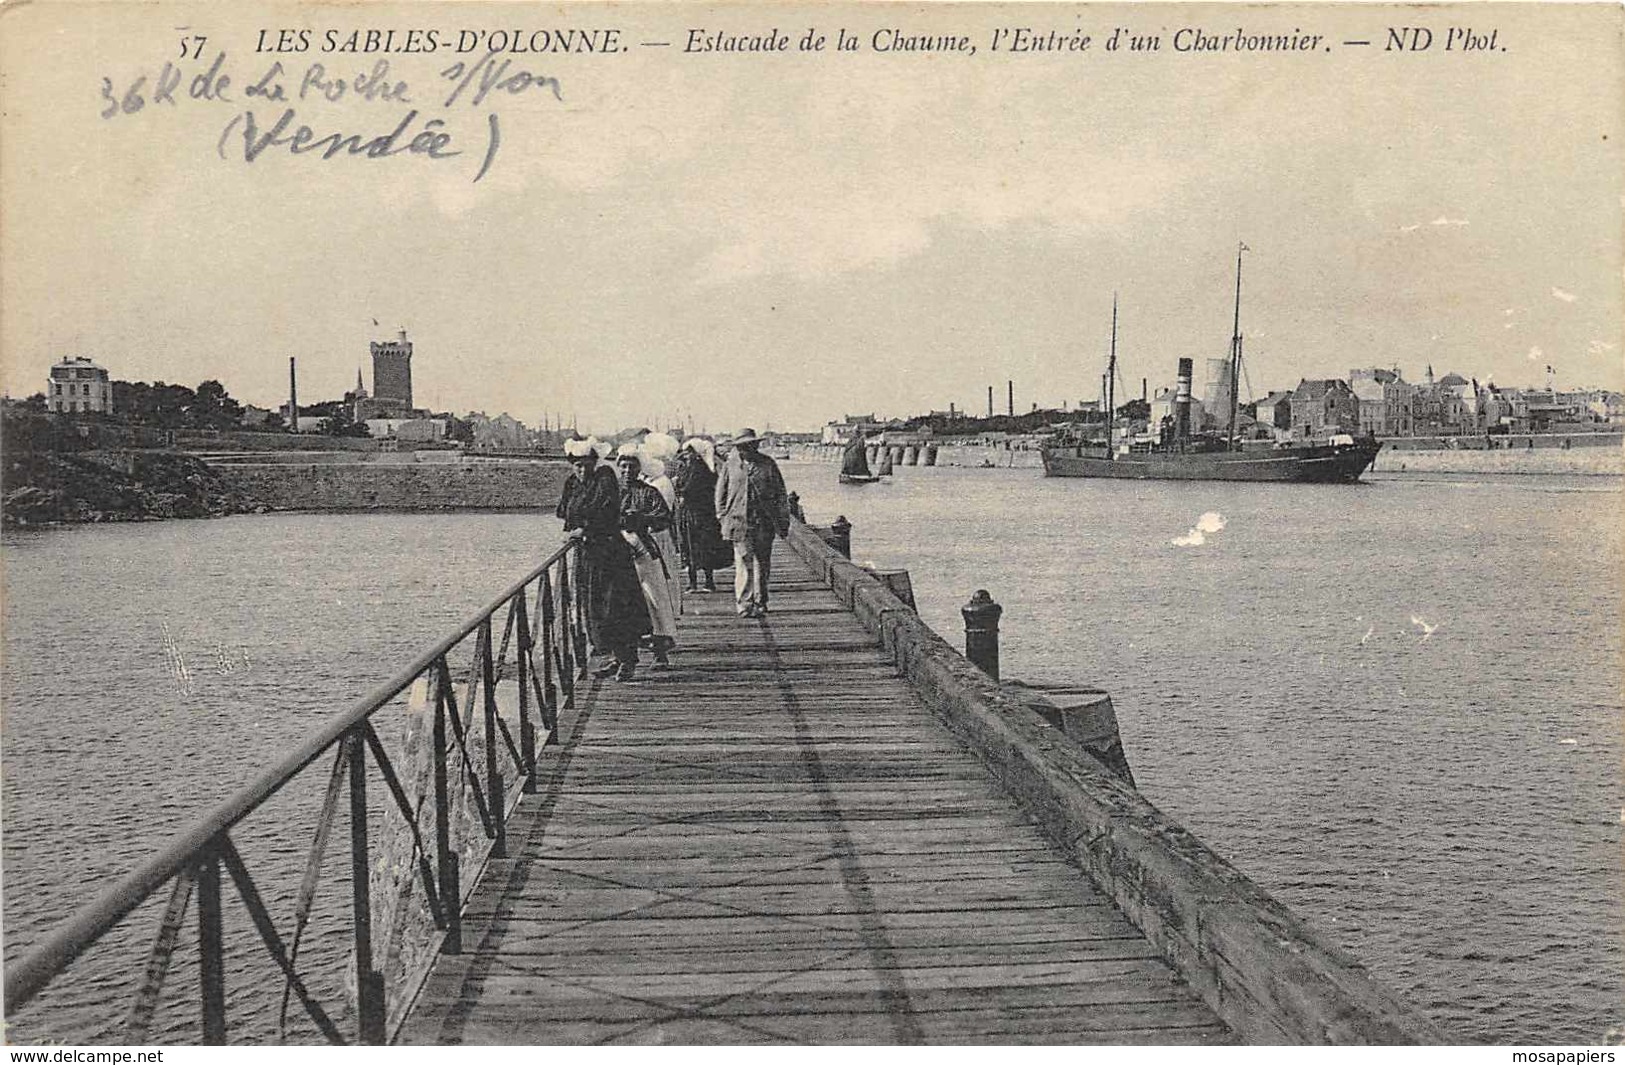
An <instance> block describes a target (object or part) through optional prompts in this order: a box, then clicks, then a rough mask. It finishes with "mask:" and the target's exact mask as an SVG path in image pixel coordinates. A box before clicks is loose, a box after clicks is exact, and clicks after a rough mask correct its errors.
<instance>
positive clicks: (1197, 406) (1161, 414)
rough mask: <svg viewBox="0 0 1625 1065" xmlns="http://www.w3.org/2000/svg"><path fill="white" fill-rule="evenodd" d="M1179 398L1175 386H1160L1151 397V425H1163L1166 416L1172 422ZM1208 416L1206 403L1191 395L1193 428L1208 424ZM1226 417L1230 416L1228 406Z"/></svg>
mask: <svg viewBox="0 0 1625 1065" xmlns="http://www.w3.org/2000/svg"><path fill="white" fill-rule="evenodd" d="M1177 398H1178V397H1177V390H1176V389H1173V388H1159V389H1157V392H1156V394H1155V395H1153V396H1152V397H1151V425H1152V426H1159V425H1161V424H1162V420H1163V419H1164V418H1167V419H1168V420H1169V422H1170V423H1172V421H1173V417H1174V406H1175V400H1176V399H1177ZM1206 417H1207V408H1206V404H1204V403H1203V402H1202V401H1201V400H1199V399H1197V398H1196V397H1194V396H1192V397H1191V427H1192V429H1193V430H1194V429H1195V428H1197V427H1199V426H1202V425H1205V424H1206V421H1205V418H1206ZM1225 417H1226V418H1227V419H1228V418H1229V412H1228V408H1227V409H1226V413H1225Z"/></svg>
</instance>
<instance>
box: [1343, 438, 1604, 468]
mask: <svg viewBox="0 0 1625 1065" xmlns="http://www.w3.org/2000/svg"><path fill="white" fill-rule="evenodd" d="M1610 445H1611V446H1610ZM1371 472H1373V473H1385V474H1386V473H1499V474H1525V475H1529V474H1565V475H1568V476H1615V477H1618V476H1621V475H1625V447H1622V446H1621V443H1620V440H1619V438H1618V437H1613V438H1611V440H1610V441H1609V442H1608V443H1607V444H1604V445H1602V446H1580V445H1579V444H1576V445H1575V446H1574V447H1571V448H1567V449H1565V448H1562V447H1552V446H1542V445H1537V446H1535V447H1529V446H1527V445H1526V444H1521V443H1518V444H1514V445H1513V446H1511V447H1506V448H1501V447H1497V448H1495V449H1493V450H1486V449H1484V448H1483V447H1476V448H1467V447H1463V448H1460V449H1448V448H1446V449H1440V448H1405V447H1395V448H1392V449H1391V448H1390V447H1389V446H1384V447H1383V449H1382V450H1381V451H1379V452H1377V459H1376V461H1375V462H1373V463H1372V465H1371Z"/></svg>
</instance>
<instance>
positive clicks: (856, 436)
mask: <svg viewBox="0 0 1625 1065" xmlns="http://www.w3.org/2000/svg"><path fill="white" fill-rule="evenodd" d="M867 450H868V441H866V440H865V439H864V438H863V431H862V430H861V429H858V430H854V431H853V433H852V441H851V443H849V444H847V445H846V451H845V452H843V453H842V455H841V483H842V484H874V483H875V482H876V481H878V480H880V478H879V477H878V476H876V475H875V474H872V473H870V472H869V456H868V454H867V453H866V452H867Z"/></svg>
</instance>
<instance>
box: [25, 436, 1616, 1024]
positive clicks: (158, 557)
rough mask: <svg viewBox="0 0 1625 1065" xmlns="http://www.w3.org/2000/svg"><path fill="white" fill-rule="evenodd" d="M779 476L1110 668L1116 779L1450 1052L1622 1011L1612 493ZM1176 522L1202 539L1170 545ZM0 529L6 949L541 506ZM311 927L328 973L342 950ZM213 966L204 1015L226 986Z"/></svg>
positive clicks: (449, 605)
mask: <svg viewBox="0 0 1625 1065" xmlns="http://www.w3.org/2000/svg"><path fill="white" fill-rule="evenodd" d="M785 469H786V474H787V477H788V478H789V479H790V481H791V483H792V487H796V488H798V489H799V490H800V491H801V494H802V496H803V499H804V501H805V503H806V505H807V507H808V509H809V511H810V512H811V513H810V516H811V517H812V518H814V520H828V519H829V518H830V517H831V516H832V515H833V514H834V513H836V512H840V513H845V514H846V515H847V516H848V517H849V518H851V519H852V522H853V524H854V527H855V528H854V545H855V549H854V557H856V558H858V559H860V560H863V559H872V560H874V561H876V562H878V563H881V564H885V565H898V566H904V567H907V568H908V569H909V570H910V572H911V574H912V577H913V581H914V587H915V590H916V595H917V598H918V599H919V602H920V608H921V612H922V614H923V615H924V616H925V618H926V620H927V621H928V622H930V623H931V624H932V625H933V627H935V628H937V630H938V631H940V632H942V633H944V634H945V635H948V636H949V637H950V638H955V639H956V637H955V634H956V633H958V632H959V631H960V629H961V622H960V618H959V615H958V607H959V606H960V605H961V604H962V603H963V602H964V600H965V599H966V598H968V596H969V593H970V592H971V591H973V590H974V589H976V588H984V587H985V588H988V589H989V590H991V591H992V592H993V595H994V597H995V598H996V599H998V600H999V601H1000V602H1001V603H1003V605H1004V607H1005V614H1004V623H1003V627H1004V642H1003V661H1004V667H1005V670H1006V672H1007V673H1008V674H1009V675H1011V676H1015V677H1025V678H1028V679H1050V680H1072V681H1088V682H1096V683H1100V684H1101V685H1103V686H1105V687H1107V688H1108V689H1110V690H1111V692H1112V693H1113V697H1114V699H1115V701H1116V705H1117V710H1118V717H1119V720H1120V722H1121V725H1122V729H1123V734H1124V742H1125V745H1126V747H1127V750H1128V755H1129V758H1130V761H1131V762H1132V764H1133V766H1134V771H1135V775H1136V778H1137V779H1138V780H1139V782H1140V784H1141V787H1142V789H1143V790H1144V791H1145V792H1146V793H1147V795H1148V796H1149V797H1150V798H1151V799H1152V800H1153V801H1154V802H1156V803H1157V804H1158V805H1159V806H1161V807H1162V808H1163V809H1165V810H1167V811H1168V812H1169V813H1170V814H1172V815H1173V816H1174V817H1176V818H1178V819H1179V820H1181V821H1183V822H1185V823H1186V824H1187V825H1189V826H1190V827H1191V828H1193V829H1195V830H1196V831H1197V832H1198V833H1199V834H1200V835H1201V836H1202V837H1203V838H1204V839H1206V840H1207V841H1208V842H1209V843H1210V844H1211V845H1213V846H1214V847H1215V848H1216V849H1217V850H1219V851H1220V852H1221V853H1223V854H1224V855H1226V856H1227V857H1229V858H1230V859H1231V860H1232V861H1234V862H1235V863H1236V864H1237V865H1238V866H1240V867H1241V868H1242V869H1243V870H1245V871H1246V872H1247V873H1249V874H1250V875H1252V876H1253V877H1255V878H1256V879H1257V880H1258V881H1260V882H1261V883H1262V884H1264V885H1265V886H1266V887H1267V888H1269V889H1270V890H1271V891H1272V892H1274V893H1275V894H1277V895H1278V896H1279V897H1280V898H1281V899H1282V900H1283V901H1285V902H1286V903H1287V904H1288V905H1289V906H1291V907H1293V908H1294V909H1295V910H1297V911H1298V912H1299V913H1301V914H1303V915H1304V916H1306V917H1308V918H1309V919H1310V920H1312V921H1313V922H1314V923H1316V924H1317V925H1318V926H1319V927H1321V928H1322V929H1324V930H1326V931H1327V932H1328V933H1330V935H1331V936H1332V937H1333V938H1334V939H1336V940H1337V941H1338V942H1340V943H1342V944H1343V945H1344V946H1346V947H1347V948H1349V949H1350V950H1351V951H1353V952H1354V953H1355V954H1356V955H1357V956H1358V957H1359V958H1360V959H1361V960H1362V961H1365V962H1366V963H1367V964H1368V965H1369V966H1370V967H1371V969H1372V970H1373V971H1374V972H1375V973H1376V974H1377V975H1378V977H1379V978H1381V979H1382V980H1384V981H1385V982H1386V983H1388V984H1389V985H1390V986H1392V987H1394V988H1395V989H1396V990H1398V991H1399V992H1400V993H1401V994H1402V995H1403V996H1405V997H1406V998H1408V999H1410V1000H1412V1001H1414V1002H1416V1003H1417V1004H1418V1005H1420V1006H1421V1007H1422V1008H1423V1009H1424V1010H1425V1011H1426V1012H1428V1013H1429V1014H1431V1015H1432V1016H1434V1017H1435V1018H1437V1019H1438V1020H1439V1021H1440V1022H1442V1023H1444V1024H1445V1025H1447V1026H1448V1028H1449V1030H1450V1031H1451V1032H1452V1033H1454V1034H1455V1035H1457V1036H1458V1037H1459V1038H1461V1039H1463V1040H1467V1041H1501V1042H1516V1041H1526V1042H1527V1041H1543V1042H1544V1041H1596V1040H1600V1039H1602V1038H1603V1037H1604V1035H1605V1033H1606V1032H1607V1031H1608V1030H1609V1029H1610V1028H1611V1027H1617V1026H1619V1025H1621V1024H1625V1010H1622V1008H1621V1005H1620V1004H1621V1002H1622V1001H1625V939H1622V936H1625V908H1622V902H1621V898H1622V890H1621V885H1622V884H1625V876H1622V868H1621V844H1622V838H1621V833H1622V827H1625V826H1622V824H1621V817H1622V806H1625V795H1622V791H1625V788H1622V783H1621V763H1622V754H1625V746H1622V743H1621V718H1622V708H1621V694H1620V692H1621V668H1620V663H1621V648H1620V628H1619V622H1620V616H1621V601H1622V596H1621V576H1620V574H1621V572H1622V571H1621V564H1622V558H1621V543H1620V528H1621V517H1622V514H1621V502H1620V485H1619V482H1618V481H1616V480H1607V481H1603V482H1597V481H1595V480H1591V481H1575V482H1561V481H1557V480H1554V479H1547V478H1541V479H1527V480H1522V481H1515V482H1510V483H1488V482H1482V481H1481V482H1462V483H1456V482H1443V481H1430V482H1416V481H1408V480H1382V479H1377V480H1374V481H1373V482H1372V483H1370V484H1367V485H1364V486H1359V487H1355V488H1342V487H1329V488H1320V487H1314V486H1266V485H1260V486H1248V485H1199V484H1193V485H1179V484H1169V485H1140V484H1133V483H1127V482H1122V483H1114V482H1095V481H1061V480H1045V479H1043V478H1041V477H1039V476H1037V475H1036V473H1034V472H1029V471H1011V470H957V469H938V470H924V469H908V468H904V469H902V470H900V471H899V473H898V475H897V477H896V478H894V479H893V480H892V482H891V483H888V484H885V485H880V486H874V487H870V488H863V489H842V488H839V487H838V486H836V485H835V484H834V483H833V482H834V473H833V470H832V468H830V467H824V466H812V465H807V466H800V465H792V464H786V467H785ZM1208 511H1212V512H1215V513H1218V514H1220V515H1222V516H1223V517H1224V519H1225V524H1224V528H1223V529H1222V530H1220V531H1219V532H1216V533H1211V534H1206V535H1205V537H1204V541H1205V542H1203V543H1202V544H1200V545H1197V546H1189V547H1176V546H1174V545H1173V544H1172V542H1171V541H1173V540H1175V539H1177V538H1181V537H1184V536H1186V534H1188V532H1189V531H1190V530H1191V529H1192V528H1193V527H1194V526H1196V525H1197V523H1198V519H1199V517H1200V516H1201V515H1202V514H1203V513H1204V512H1208ZM0 542H3V545H4V559H5V599H4V641H5V642H4V655H5V658H4V678H3V689H0V696H3V700H4V706H5V713H4V720H3V736H0V741H3V755H4V774H3V776H4V794H3V801H4V816H5V836H4V863H5V865H4V878H5V880H4V882H5V912H4V926H5V927H4V931H5V953H6V957H7V958H15V957H17V956H18V954H19V953H20V952H21V951H23V950H25V949H26V947H27V946H28V945H29V944H30V943H32V942H34V941H36V940H37V939H38V937H39V935H40V934H41V933H42V931H43V930H44V929H46V928H48V927H50V926H51V925H52V924H53V923H54V922H55V921H57V920H59V919H60V918H61V917H62V916H63V915H65V914H66V913H67V912H70V911H71V909H72V908H73V907H74V906H76V905H78V904H80V903H81V902H82V901H84V900H85V899H87V898H89V897H90V896H91V895H92V894H93V893H94V892H95V891H96V890H99V889H100V888H101V887H103V886H105V885H106V883H108V882H109V881H110V879H111V878H113V877H115V876H116V875H118V874H120V873H122V872H123V871H125V870H127V869H128V868H130V867H131V866H132V865H134V864H135V863H136V862H137V861H139V860H140V859H141V858H143V857H145V856H146V855H148V854H149V853H151V851H152V850H153V849H154V848H155V847H156V846H157V844H158V843H159V842H161V841H162V840H163V839H164V838H165V837H166V836H167V835H168V834H169V833H170V832H172V831H174V830H175V829H176V828H178V827H179V826H180V825H182V824H183V823H185V821H186V820H187V819H188V818H189V817H191V816H192V815H193V814H195V812H197V811H198V810H199V809H200V808H202V807H203V806H204V805H206V804H207V803H208V802H210V801H212V800H215V799H218V798H221V797H223V796H224V795H226V794H228V793H229V792H230V791H231V790H233V789H234V788H236V787H238V786H240V785H241V784H242V783H244V782H246V781H247V780H249V779H250V778H252V777H253V776H254V775H255V774H256V772H257V771H258V770H260V769H262V768H263V767H264V766H265V765H267V764H269V763H270V762H272V761H273V760H274V759H275V758H277V757H278V756H280V755H281V754H282V753H284V752H285V751H286V750H287V749H288V747H289V746H290V745H291V744H292V743H293V742H294V741H295V740H296V739H297V738H299V737H301V736H303V735H305V734H306V733H307V732H308V731H309V730H310V729H311V727H312V726H313V724H314V723H316V722H318V721H320V720H322V719H323V718H325V717H326V716H327V715H328V714H331V713H333V712H335V711H337V710H339V709H341V708H343V707H344V706H345V705H347V704H348V703H349V702H350V701H352V700H353V699H355V698H357V697H359V696H361V695H363V694H365V693H366V692H367V691H369V690H370V689H371V688H373V687H374V686H376V684H377V683H379V682H380V681H382V680H383V679H385V678H387V677H388V676H389V675H390V674H391V673H393V672H394V670H395V667H396V666H397V665H398V664H399V663H400V661H401V660H402V659H403V658H404V657H405V656H406V655H407V654H408V653H409V652H411V651H413V650H415V649H418V648H420V647H421V646H422V645H423V644H425V643H427V642H429V641H431V640H432V639H434V638H436V637H438V636H440V635H442V634H444V632H445V631H447V630H448V629H449V628H450V627H451V626H452V625H453V624H454V623H456V622H458V621H460V620H462V619H463V618H464V617H466V616H467V615H469V614H470V613H472V612H473V611H474V610H475V609H477V608H478V607H480V606H482V605H484V604H485V603H486V602H487V601H488V600H489V599H491V598H492V597H494V596H495V595H496V594H497V593H498V592H499V591H500V590H501V589H502V588H503V587H504V586H505V585H506V584H507V583H508V582H509V581H510V580H511V579H513V578H514V577H517V576H518V575H519V574H520V573H521V572H523V571H524V570H525V569H526V568H528V566H529V565H530V564H532V563H533V562H534V561H536V560H538V558H539V556H540V554H541V552H543V551H545V550H548V549H551V547H552V546H553V545H554V544H555V543H556V542H557V523H556V522H555V521H554V520H552V519H551V518H550V517H545V516H540V515H537V516H531V515H514V514H467V515H388V516H361V515H333V516H321V515H298V516H265V517H243V518H232V519H225V520H220V521H189V522H168V523H159V524H145V525H125V526H96V527H84V528H70V529H55V530H45V531H35V532H26V533H11V532H8V533H6V534H5V536H4V539H3V541H0ZM1413 618H1415V619H1418V620H1415V621H1413ZM1423 623H1425V624H1426V626H1430V627H1432V632H1431V635H1429V634H1427V632H1426V629H1425V628H1424V625H1423ZM177 651H178V652H179V654H180V657H181V658H183V659H184V660H185V663H186V667H187V668H186V670H185V671H184V672H182V673H181V674H180V676H179V677H177V672H178V671H177V669H176V662H177V659H176V657H175V652H177ZM315 776H316V777H317V778H321V777H325V771H323V772H320V773H317V774H316V775H315ZM321 783H322V780H321V779H315V780H314V784H313V787H314V788H315V789H318V790H319V788H320V786H321ZM309 790H310V789H306V793H304V794H300V795H293V796H290V797H289V798H288V799H287V802H288V803H289V805H290V807H293V808H297V809H299V810H300V811H302V812H303V811H308V808H309V806H310V804H311V802H312V801H313V799H312V796H311V794H309ZM266 814H267V817H266V821H267V822H269V823H275V816H274V815H276V814H277V811H276V810H268V811H266ZM242 845H243V847H244V851H245V855H246V856H247V857H248V860H249V861H250V864H251V865H253V866H254V867H255V869H256V870H260V869H263V870H265V879H266V881H267V882H273V881H276V879H277V878H276V876H275V875H274V874H276V873H277V872H278V871H284V875H283V876H282V877H281V880H282V881H283V882H284V886H283V887H281V888H278V889H275V890H273V891H272V892H271V893H272V894H273V895H274V896H275V897H274V898H273V899H272V908H273V912H275V913H277V914H278V915H279V919H280V918H281V915H283V914H286V913H287V912H288V910H289V908H290V904H289V903H288V902H287V899H288V897H289V896H288V891H289V886H288V884H287V882H289V881H296V880H297V876H298V870H299V869H300V867H301V866H302V864H303V859H304V848H305V847H306V846H307V845H308V838H299V839H294V840H287V839H278V838H277V837H276V833H274V832H272V831H269V830H268V829H263V828H262V829H260V830H259V831H258V832H257V833H249V834H245V839H244V840H243V841H242ZM334 850H335V853H342V851H341V849H340V848H335V849H334ZM149 909H150V907H149ZM233 919H235V918H234V917H233V916H232V914H231V912H230V911H229V908H228V922H229V921H231V920H233ZM152 928H153V924H152V921H151V920H146V921H144V922H142V923H139V925H138V926H137V927H132V929H131V930H130V931H129V932H128V934H127V935H126V936H124V937H123V938H122V939H121V938H118V937H113V939H112V940H110V942H109V943H108V944H106V945H105V947H104V948H98V952H97V953H96V954H95V955H93V956H91V957H87V958H86V959H84V960H83V961H82V962H81V963H80V965H79V966H77V967H76V970H77V972H76V975H78V976H80V977H81V979H82V984H81V986H82V987H85V988H88V990H86V991H84V992H83V993H81V994H80V995H78V996H77V997H76V998H75V997H69V998H68V999H67V1000H65V1002H64V1003H63V1004H62V1005H60V1006H58V1007H55V1008H53V1011H52V1012H51V1018H50V1020H51V1023H50V1025H49V1032H50V1034H54V1035H57V1036H59V1037H62V1038H88V1036H89V1035H91V1034H95V1033H99V1032H102V1031H105V1030H106V1025H107V1023H108V1018H109V1016H111V1017H112V1019H115V1020H116V1019H118V1017H119V1016H121V1014H122V1011H123V1009H124V1008H125V1006H124V1000H123V999H117V1000H115V999H114V998H113V994H114V991H115V990H116V989H119V988H123V987H126V986H127V985H128V983H129V981H130V979H131V977H130V973H129V970H130V968H131V966H132V965H139V964H140V962H141V959H142V958H143V957H144V952H145V948H146V945H147V941H148V940H149V939H150V936H151V934H152ZM232 932H233V930H232V929H231V928H229V927H228V933H232ZM235 934H238V935H241V934H242V930H241V929H237V930H236V933H235ZM313 949H315V950H316V953H313V954H311V955H310V957H319V955H320V950H321V949H322V948H321V947H320V946H319V947H318V948H313ZM325 949H326V951H327V954H328V956H329V957H330V959H332V960H331V962H330V965H329V967H330V968H332V969H335V970H336V969H341V968H342V961H341V959H342V957H343V951H344V939H343V936H342V935H341V934H340V935H337V936H336V937H334V940H333V941H332V942H329V943H327V944H326V945H325ZM179 966H180V963H179V962H178V963H177V968H179ZM239 971H240V972H243V973H246V972H249V971H250V970H249V965H248V963H247V962H241V963H240V964H239V966H238V968H236V969H234V972H239ZM339 982H340V977H339V976H337V975H333V976H332V977H331V979H330V981H329V983H330V984H331V985H333V986H335V987H336V986H338V984H339ZM244 984H245V980H244V979H243V978H241V977H236V978H234V979H233V980H232V981H231V983H230V987H231V994H232V996H233V997H232V999H231V1003H230V1005H229V1007H228V1008H229V1009H231V1010H233V1011H234V1015H240V1014H241V1012H242V1011H250V1010H253V1009H255V1008H257V1007H255V1006H254V1005H253V1004H252V1003H251V1002H250V1001H249V1000H250V998H251V996H252V995H253V993H254V992H255V991H256V988H254V987H252V986H247V987H245V986H244ZM181 1012H182V1013H184V1012H185V1011H184V1010H182V1011H181ZM23 1031H24V1032H25V1033H26V1032H27V1029H26V1028H24V1029H23Z"/></svg>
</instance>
